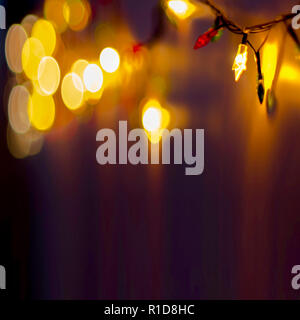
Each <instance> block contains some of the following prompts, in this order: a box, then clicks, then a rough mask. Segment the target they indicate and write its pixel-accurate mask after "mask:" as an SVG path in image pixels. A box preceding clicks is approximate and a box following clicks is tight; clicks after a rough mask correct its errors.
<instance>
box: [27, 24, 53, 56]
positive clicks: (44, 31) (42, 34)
mask: <svg viewBox="0 0 300 320" xmlns="http://www.w3.org/2000/svg"><path fill="white" fill-rule="evenodd" d="M32 37H33V38H36V39H38V40H40V41H41V43H42V45H43V46H44V49H45V54H46V55H47V56H51V55H52V54H53V52H54V50H55V47H56V32H55V29H54V27H53V24H52V23H51V22H49V21H47V20H45V19H39V20H38V21H37V22H36V23H35V24H34V26H33V28H32Z"/></svg>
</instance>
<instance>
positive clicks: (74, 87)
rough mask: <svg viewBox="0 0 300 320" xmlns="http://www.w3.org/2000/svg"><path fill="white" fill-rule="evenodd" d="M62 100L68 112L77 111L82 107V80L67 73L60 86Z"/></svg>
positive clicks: (75, 75) (76, 75)
mask: <svg viewBox="0 0 300 320" xmlns="http://www.w3.org/2000/svg"><path fill="white" fill-rule="evenodd" d="M61 96H62V99H63V101H64V103H65V105H66V106H67V108H68V109H70V110H77V109H79V108H80V107H81V106H82V103H83V96H84V87H83V83H82V80H81V79H80V77H79V75H78V74H76V73H68V74H67V75H66V76H65V77H64V79H63V81H62V85H61Z"/></svg>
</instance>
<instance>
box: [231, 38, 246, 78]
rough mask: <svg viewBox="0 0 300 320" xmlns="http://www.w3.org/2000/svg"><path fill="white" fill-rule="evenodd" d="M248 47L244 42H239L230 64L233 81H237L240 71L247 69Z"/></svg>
mask: <svg viewBox="0 0 300 320" xmlns="http://www.w3.org/2000/svg"><path fill="white" fill-rule="evenodd" d="M247 60H248V47H247V45H245V44H240V45H239V49H238V52H237V55H236V57H235V60H234V64H233V66H232V70H234V71H235V81H239V79H240V77H241V75H242V73H243V72H244V71H245V70H247Z"/></svg>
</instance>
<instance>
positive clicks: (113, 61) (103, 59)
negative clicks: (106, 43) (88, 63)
mask: <svg viewBox="0 0 300 320" xmlns="http://www.w3.org/2000/svg"><path fill="white" fill-rule="evenodd" d="M100 64H101V67H102V68H103V70H104V71H106V72H108V73H113V72H115V71H117V70H118V68H119V66H120V56H119V54H118V52H117V51H116V50H115V49H113V48H105V49H104V50H102V52H101V54H100Z"/></svg>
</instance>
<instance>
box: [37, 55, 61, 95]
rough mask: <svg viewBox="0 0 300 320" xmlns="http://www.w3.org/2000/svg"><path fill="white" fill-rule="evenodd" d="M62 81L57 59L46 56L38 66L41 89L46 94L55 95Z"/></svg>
mask: <svg viewBox="0 0 300 320" xmlns="http://www.w3.org/2000/svg"><path fill="white" fill-rule="evenodd" d="M59 82H60V69H59V65H58V63H57V61H56V60H55V59H54V58H52V57H44V58H43V59H42V60H41V62H40V64H39V68H38V83H39V87H40V89H41V91H42V92H43V93H44V94H46V95H53V94H54V93H55V92H56V90H57V88H58V86H59Z"/></svg>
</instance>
